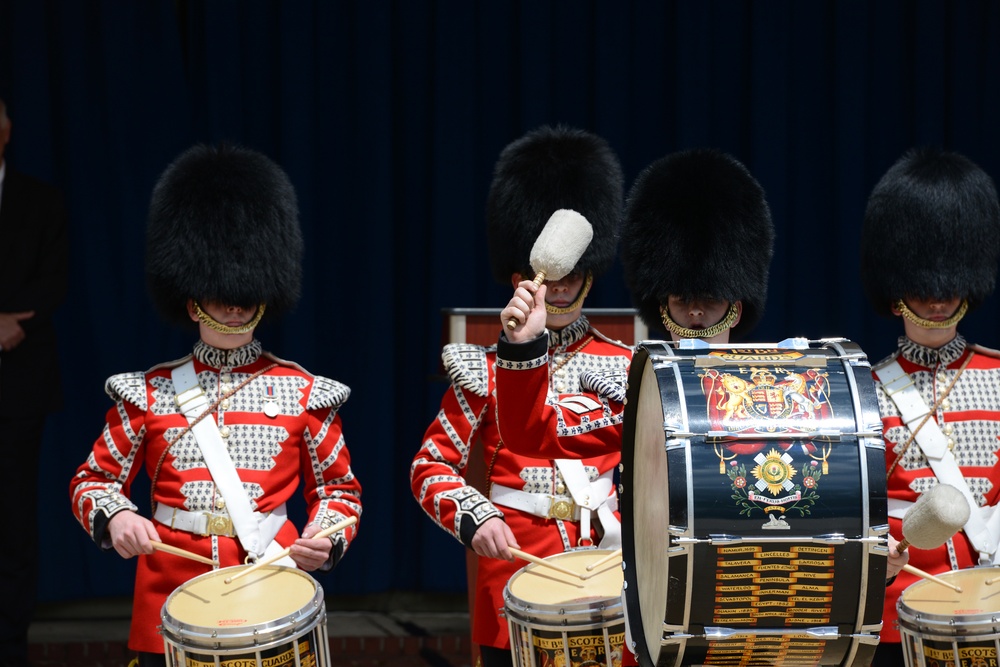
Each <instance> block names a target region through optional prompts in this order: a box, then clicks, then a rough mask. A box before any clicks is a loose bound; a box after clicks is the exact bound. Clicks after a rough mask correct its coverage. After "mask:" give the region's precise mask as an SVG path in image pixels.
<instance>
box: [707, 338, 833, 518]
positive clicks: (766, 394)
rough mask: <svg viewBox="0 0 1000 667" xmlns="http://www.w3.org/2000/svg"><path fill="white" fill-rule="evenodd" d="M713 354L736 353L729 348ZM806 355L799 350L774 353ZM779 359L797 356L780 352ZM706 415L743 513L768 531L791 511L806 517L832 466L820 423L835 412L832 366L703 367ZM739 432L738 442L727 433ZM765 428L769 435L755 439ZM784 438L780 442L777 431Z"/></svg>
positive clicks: (722, 467) (723, 470)
mask: <svg viewBox="0 0 1000 667" xmlns="http://www.w3.org/2000/svg"><path fill="white" fill-rule="evenodd" d="M713 354H718V355H723V356H726V355H728V356H733V354H734V353H732V352H716V353H713ZM789 355H792V356H797V357H800V358H801V357H802V355H801V354H800V353H798V352H795V351H788V352H776V353H772V354H771V355H769V360H770V361H772V362H774V361H779V360H776V359H771V358H770V357H773V356H781V357H788V356H789ZM780 361H794V359H782V360H780ZM699 377H700V378H701V387H702V391H703V392H704V396H705V405H706V411H707V415H706V417H707V420H708V423H709V425H710V428H711V429H712V430H713V431H715V432H716V433H717V434H718V435H719V437H718V438H717V439H715V440H716V441H715V442H714V448H715V453H716V455H717V456H718V458H719V474H722V475H727V476H728V477H729V479H730V481H731V484H732V492H733V495H732V497H733V500H734V501H735V502H736V504H737V505H738V507H739V513H740V515H746V516H747V517H753V516H755V515H757V514H758V513H761V515H762V516H764V517H766V518H767V521H766V522H765V523H764V524H763V525H762V526H761V527H762V528H763V529H765V530H785V529H788V522H787V521H786V517H790V516H806V515H808V514H809V513H810V508H811V507H812V506H813V505H814V504H815V503H816V501H817V500H818V499H819V494H820V480H821V478H822V477H823V475H825V474H827V473H828V472H829V461H828V459H829V456H830V452H831V444H830V443H829V442H824V441H823V439H822V435H821V432H820V434H819V435H817V430H818V425H819V424H821V423H822V422H823V421H825V420H828V419H830V418H831V417H832V416H833V406H832V405H831V402H830V387H829V381H828V373H826V372H825V369H820V368H808V369H801V368H786V367H782V366H756V365H747V366H739V365H738V366H735V367H727V368H726V369H724V370H723V371H720V370H718V369H715V368H709V369H707V370H706V371H704V372H703V373H700V374H699ZM737 434H739V436H740V437H741V438H750V439H741V440H740V441H738V442H727V441H726V440H727V436H730V437H731V436H734V435H737ZM754 434H760V435H761V436H762V437H766V438H768V439H761V440H754V439H752V438H753V435H754ZM775 437H780V438H781V440H780V441H779V442H775V441H774V440H773V438H775Z"/></svg>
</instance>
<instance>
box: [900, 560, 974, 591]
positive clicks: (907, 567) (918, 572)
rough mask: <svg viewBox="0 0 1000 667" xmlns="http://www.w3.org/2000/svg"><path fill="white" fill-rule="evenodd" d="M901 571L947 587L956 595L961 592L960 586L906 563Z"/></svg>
mask: <svg viewBox="0 0 1000 667" xmlns="http://www.w3.org/2000/svg"><path fill="white" fill-rule="evenodd" d="M903 571H904V572H909V573H910V574H913V575H916V576H918V577H922V578H924V579H926V580H927V581H933V582H934V583H935V584H941V585H942V586H947V587H948V588H950V589H951V590H953V591H955V592H956V593H961V592H962V587H961V586H956V585H955V584H952V583H949V582H947V581H945V580H944V579H942V578H941V577H935V576H934V575H933V574H931V573H930V572H924V571H923V570H919V569H917V568H915V567H913V566H912V565H910V564H909V563H907V564H906V565H904V566H903ZM986 583H989V582H986Z"/></svg>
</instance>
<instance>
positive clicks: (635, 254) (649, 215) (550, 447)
mask: <svg viewBox="0 0 1000 667" xmlns="http://www.w3.org/2000/svg"><path fill="white" fill-rule="evenodd" d="M773 243H774V229H773V226H772V224H771V213H770V210H769V209H768V206H767V201H766V199H765V197H764V190H763V189H762V188H761V187H760V185H759V184H758V183H757V181H756V180H755V179H754V178H753V176H752V175H751V174H750V172H749V171H747V169H746V168H745V167H744V166H743V165H742V164H741V163H740V162H739V161H737V160H736V159H734V158H733V157H731V156H729V155H726V154H725V153H721V152H719V151H715V150H700V149H699V150H690V151H684V152H680V153H674V154H671V155H668V156H667V157H664V158H662V159H660V160H658V161H656V162H654V163H653V164H651V165H650V166H649V167H647V168H646V169H645V170H644V171H643V172H642V173H641V174H640V175H639V177H638V178H637V179H636V182H635V184H634V185H633V186H632V190H631V191H630V192H629V196H628V202H627V209H626V216H625V223H624V225H623V230H622V263H623V264H624V266H625V278H626V280H627V282H628V286H629V291H630V292H631V294H632V301H633V303H634V304H635V306H636V308H637V309H638V311H639V315H640V316H641V317H642V319H643V321H644V322H645V323H646V325H647V326H648V327H649V328H650V331H652V332H655V331H659V332H661V333H669V335H670V337H671V339H672V340H675V341H678V340H682V339H685V340H688V341H689V342H690V344H693V345H701V344H706V343H715V344H725V343H728V342H729V340H730V337H740V336H744V335H745V334H746V333H747V332H748V331H749V330H750V329H752V328H753V326H754V325H756V323H757V321H758V320H759V318H760V315H761V313H762V312H763V309H764V303H765V301H766V298H767V275H768V269H769V266H770V262H771V254H772V247H773ZM545 298H546V289H545V288H544V286H543V287H541V288H536V287H535V286H534V284H533V283H531V281H522V282H521V283H519V284H518V285H517V289H516V290H515V292H514V296H513V297H512V298H511V300H510V302H509V303H508V305H507V307H506V308H504V310H503V312H502V313H501V315H500V316H501V320H503V321H507V320H508V319H511V318H513V319H514V320H516V321H517V322H518V325H517V326H516V327H515V328H514V329H513V330H508V331H505V332H504V334H503V335H502V336H501V337H500V342H499V344H498V347H497V403H498V414H499V421H500V427H501V436H502V437H503V439H504V442H506V443H507V446H508V447H510V448H512V449H514V450H515V451H518V452H520V453H525V454H532V453H534V454H536V455H537V454H538V453H539V452H541V454H543V455H553V456H555V455H559V454H563V455H565V454H568V453H570V452H573V453H576V454H577V455H580V454H586V455H595V454H599V453H602V452H606V451H608V450H609V449H610V450H615V451H617V450H620V449H621V419H620V417H621V413H622V412H623V410H624V404H623V402H622V401H623V399H624V397H625V387H624V376H620V378H619V379H620V382H619V383H618V384H616V385H614V384H612V383H610V382H605V383H602V384H601V385H600V386H599V387H598V393H599V394H600V395H601V398H602V401H603V402H602V403H601V404H600V405H598V406H596V407H595V408H594V409H593V410H591V411H582V410H575V409H574V410H570V409H567V408H566V407H565V405H564V403H561V402H560V401H559V400H558V395H557V396H555V397H553V396H550V395H549V393H548V391H547V388H546V383H545V382H544V377H543V374H542V373H539V372H538V367H539V365H540V361H543V360H544V359H545V356H546V350H545V348H544V346H543V345H541V344H540V343H541V342H542V341H544V337H542V336H541V334H542V332H543V331H544V330H545V317H544V310H541V309H540V307H539V305H540V304H541V303H543V302H544V299H545ZM505 318H506V319H505ZM541 365H542V366H543V367H544V364H541ZM609 416H612V417H615V419H614V420H613V421H611V422H610V423H609V422H608V417H609ZM605 426H606V427H605ZM567 436H569V437H567Z"/></svg>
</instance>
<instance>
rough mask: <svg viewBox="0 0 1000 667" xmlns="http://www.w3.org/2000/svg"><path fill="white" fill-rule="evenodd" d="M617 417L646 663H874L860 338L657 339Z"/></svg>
mask: <svg viewBox="0 0 1000 667" xmlns="http://www.w3.org/2000/svg"><path fill="white" fill-rule="evenodd" d="M624 419H625V423H624V427H623V437H622V466H623V467H622V476H621V489H620V491H621V510H622V512H621V514H622V537H623V545H622V546H623V550H624V562H625V590H624V593H623V598H624V600H625V618H626V625H627V627H628V630H629V636H630V641H631V642H632V645H633V646H634V650H635V653H636V654H637V656H638V657H639V660H640V664H642V665H646V666H649V665H655V666H657V667H660V666H666V665H743V664H750V663H746V662H743V660H745V659H746V658H745V657H744V656H752V657H753V659H754V660H755V661H756V662H753V663H752V664H773V665H867V664H869V662H870V661H871V657H872V655H873V654H874V649H875V645H876V644H877V643H878V632H879V630H880V629H881V619H882V605H883V601H884V595H885V586H884V579H885V569H886V555H887V550H886V546H885V545H886V538H885V535H886V533H887V532H888V521H887V517H886V483H885V450H884V445H883V441H882V438H881V421H880V418H879V413H878V403H877V398H876V394H875V387H874V382H873V380H872V377H871V368H870V365H869V363H868V361H867V358H866V357H865V355H864V354H863V353H862V352H861V350H860V349H859V348H858V347H857V346H856V345H854V344H852V343H850V342H849V341H845V340H842V339H838V340H825V341H806V340H804V339H790V340H789V341H785V342H783V343H780V344H775V345H769V344H762V345H754V346H718V345H705V344H702V345H701V346H700V347H695V346H692V345H691V343H690V341H688V342H682V343H667V342H647V343H644V344H641V345H639V346H638V347H637V349H636V353H635V355H634V357H633V359H632V365H631V369H630V371H629V387H628V394H627V404H626V409H625V417H624Z"/></svg>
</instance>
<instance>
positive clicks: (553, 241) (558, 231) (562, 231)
mask: <svg viewBox="0 0 1000 667" xmlns="http://www.w3.org/2000/svg"><path fill="white" fill-rule="evenodd" d="M592 238H594V228H593V227H591V225H590V223H589V222H587V219H586V218H585V217H583V216H582V215H580V214H579V213H577V212H576V211H573V210H571V209H568V208H561V209H559V210H558V211H556V212H555V213H553V214H552V215H551V216H550V217H549V220H548V222H546V223H545V226H544V227H543V228H542V231H541V233H540V234H539V235H538V238H537V239H535V244H534V245H533V246H531V254H530V255H529V257H528V261H529V262H530V263H531V268H532V270H533V271H535V279H534V281H533V282H534V283H535V286H536V287H537V286H538V285H541V284H542V283H543V282H545V280H546V279H549V280H559V279H560V278H563V277H565V276H567V275H568V274H569V273H570V272H572V271H573V269H574V268H575V267H576V263H577V262H579V261H580V258H581V257H583V253H584V252H586V250H587V246H589V245H590V240H591V239H592ZM516 327H517V320H515V319H514V318H513V317H512V318H510V319H509V320H507V328H508V329H510V330H514V329H515V328H516Z"/></svg>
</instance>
